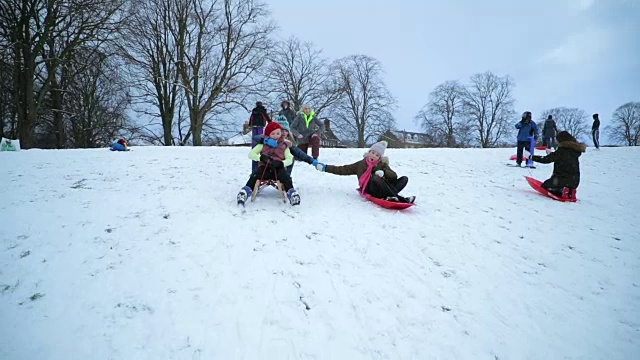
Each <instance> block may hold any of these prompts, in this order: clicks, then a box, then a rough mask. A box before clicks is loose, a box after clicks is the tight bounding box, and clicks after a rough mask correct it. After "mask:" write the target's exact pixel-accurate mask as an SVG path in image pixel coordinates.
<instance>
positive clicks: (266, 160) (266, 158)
mask: <svg viewBox="0 0 640 360" xmlns="http://www.w3.org/2000/svg"><path fill="white" fill-rule="evenodd" d="M260 161H262V162H263V163H265V164H267V163H270V162H272V161H273V159H272V158H271V156H267V155H265V154H260Z"/></svg>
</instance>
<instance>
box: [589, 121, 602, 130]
mask: <svg viewBox="0 0 640 360" xmlns="http://www.w3.org/2000/svg"><path fill="white" fill-rule="evenodd" d="M593 130H600V119H595V120H593V125H591V131H593Z"/></svg>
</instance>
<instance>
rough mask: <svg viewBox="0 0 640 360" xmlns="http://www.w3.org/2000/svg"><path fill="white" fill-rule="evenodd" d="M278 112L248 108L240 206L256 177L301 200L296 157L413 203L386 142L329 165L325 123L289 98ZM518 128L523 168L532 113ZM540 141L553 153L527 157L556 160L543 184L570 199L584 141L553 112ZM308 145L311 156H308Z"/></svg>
mask: <svg viewBox="0 0 640 360" xmlns="http://www.w3.org/2000/svg"><path fill="white" fill-rule="evenodd" d="M280 106H281V110H280V111H279V112H278V115H277V116H276V118H275V119H271V118H270V116H269V114H268V112H267V110H266V108H265V107H264V106H263V104H262V102H257V103H256V107H255V108H254V109H253V110H252V112H251V117H250V120H249V125H250V127H251V134H252V144H251V145H252V149H251V152H250V154H249V158H250V159H251V160H253V162H254V164H253V166H252V172H251V175H250V177H249V180H248V181H247V183H246V184H245V186H243V187H242V188H241V189H240V192H239V193H238V196H237V200H238V203H239V204H244V203H245V202H246V200H247V199H248V198H249V197H250V196H251V195H252V193H253V191H254V187H255V185H256V182H257V181H258V180H261V181H263V180H277V181H280V182H281V183H282V184H283V186H284V190H285V191H286V195H287V198H288V199H289V201H290V203H291V204H292V205H298V204H300V195H299V194H298V193H297V191H296V190H295V188H294V187H293V180H292V179H291V173H292V171H293V164H294V160H299V161H304V162H306V163H308V164H310V165H312V166H313V167H315V168H316V169H317V170H318V171H322V172H328V173H331V174H336V175H356V176H357V177H358V184H359V185H360V187H359V191H360V192H361V193H363V194H364V193H367V194H369V195H370V196H373V197H376V198H381V199H385V200H387V201H395V202H404V203H413V202H414V201H415V196H409V197H405V196H401V195H400V194H399V193H400V192H401V191H402V190H403V189H404V188H405V187H406V185H407V183H408V181H409V179H408V178H407V177H406V176H401V177H398V175H397V174H396V172H395V171H393V170H392V169H391V167H390V166H389V159H388V157H386V156H385V155H384V154H385V150H386V148H387V145H388V144H387V142H386V141H379V142H377V143H375V144H373V145H372V146H371V147H370V148H369V151H368V152H366V153H365V154H364V155H363V158H362V159H360V160H358V161H356V162H354V163H352V164H348V165H343V166H335V165H327V164H324V163H321V162H319V161H318V157H319V155H320V142H321V137H322V134H323V132H324V130H325V129H324V124H323V123H322V121H320V120H319V119H318V118H317V117H316V114H315V112H314V111H313V110H312V109H311V107H310V106H309V105H303V106H302V107H301V110H300V112H298V113H297V114H296V112H295V111H294V110H293V109H291V105H290V103H289V101H287V100H285V101H283V102H282V103H281V104H280ZM593 119H594V122H593V126H592V136H593V140H594V144H595V146H596V148H598V149H599V147H600V144H599V142H598V138H599V128H600V120H599V118H598V114H593ZM515 128H516V129H518V136H517V156H516V163H517V165H518V166H521V164H522V161H523V150H524V149H525V148H527V147H528V146H529V145H530V144H531V138H532V137H533V140H534V142H535V141H536V140H537V139H538V137H539V135H540V134H539V130H538V126H537V124H536V123H535V122H534V121H533V120H532V114H531V112H530V111H525V112H524V113H523V114H522V118H521V120H520V121H519V122H518V123H516V124H515ZM542 136H543V144H544V145H545V146H548V147H549V148H553V149H554V150H555V151H552V152H548V154H547V155H546V156H538V155H529V159H530V160H532V161H534V162H538V163H543V164H548V163H554V168H553V173H552V175H551V177H550V178H549V179H547V180H546V181H544V182H543V184H542V187H543V188H545V189H547V190H548V191H549V192H551V193H553V194H555V195H557V196H568V197H573V196H574V195H575V190H576V189H577V187H578V185H579V184H580V163H579V157H580V156H581V155H582V153H584V152H585V151H586V145H585V144H583V143H580V142H578V141H577V140H576V138H575V137H573V136H572V135H571V134H570V133H569V132H567V131H558V127H557V125H556V123H555V120H554V119H553V116H552V115H549V116H548V118H547V119H546V120H545V122H544V126H543V129H542ZM309 146H311V156H309V155H308V150H309Z"/></svg>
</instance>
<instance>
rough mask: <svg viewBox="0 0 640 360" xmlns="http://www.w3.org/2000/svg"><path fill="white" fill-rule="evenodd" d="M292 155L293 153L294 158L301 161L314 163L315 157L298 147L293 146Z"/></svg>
mask: <svg viewBox="0 0 640 360" xmlns="http://www.w3.org/2000/svg"><path fill="white" fill-rule="evenodd" d="M291 155H293V157H294V158H296V159H298V160H300V161H304V162H306V163H307V164H312V163H313V158H312V157H311V156H309V155H308V154H307V153H305V152H304V151H302V150H300V149H299V148H298V147H295V146H294V147H291Z"/></svg>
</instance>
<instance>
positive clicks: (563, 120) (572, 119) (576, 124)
mask: <svg viewBox="0 0 640 360" xmlns="http://www.w3.org/2000/svg"><path fill="white" fill-rule="evenodd" d="M549 115H552V116H553V118H554V120H555V121H556V126H557V127H558V130H559V131H563V130H564V131H568V132H569V133H570V134H571V135H573V137H575V138H576V139H579V138H581V137H582V136H585V135H589V126H588V125H587V122H586V119H587V114H586V113H585V111H584V110H582V109H578V108H567V107H558V108H553V109H548V110H545V111H543V112H542V116H541V119H546V118H547V117H548V116H549Z"/></svg>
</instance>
